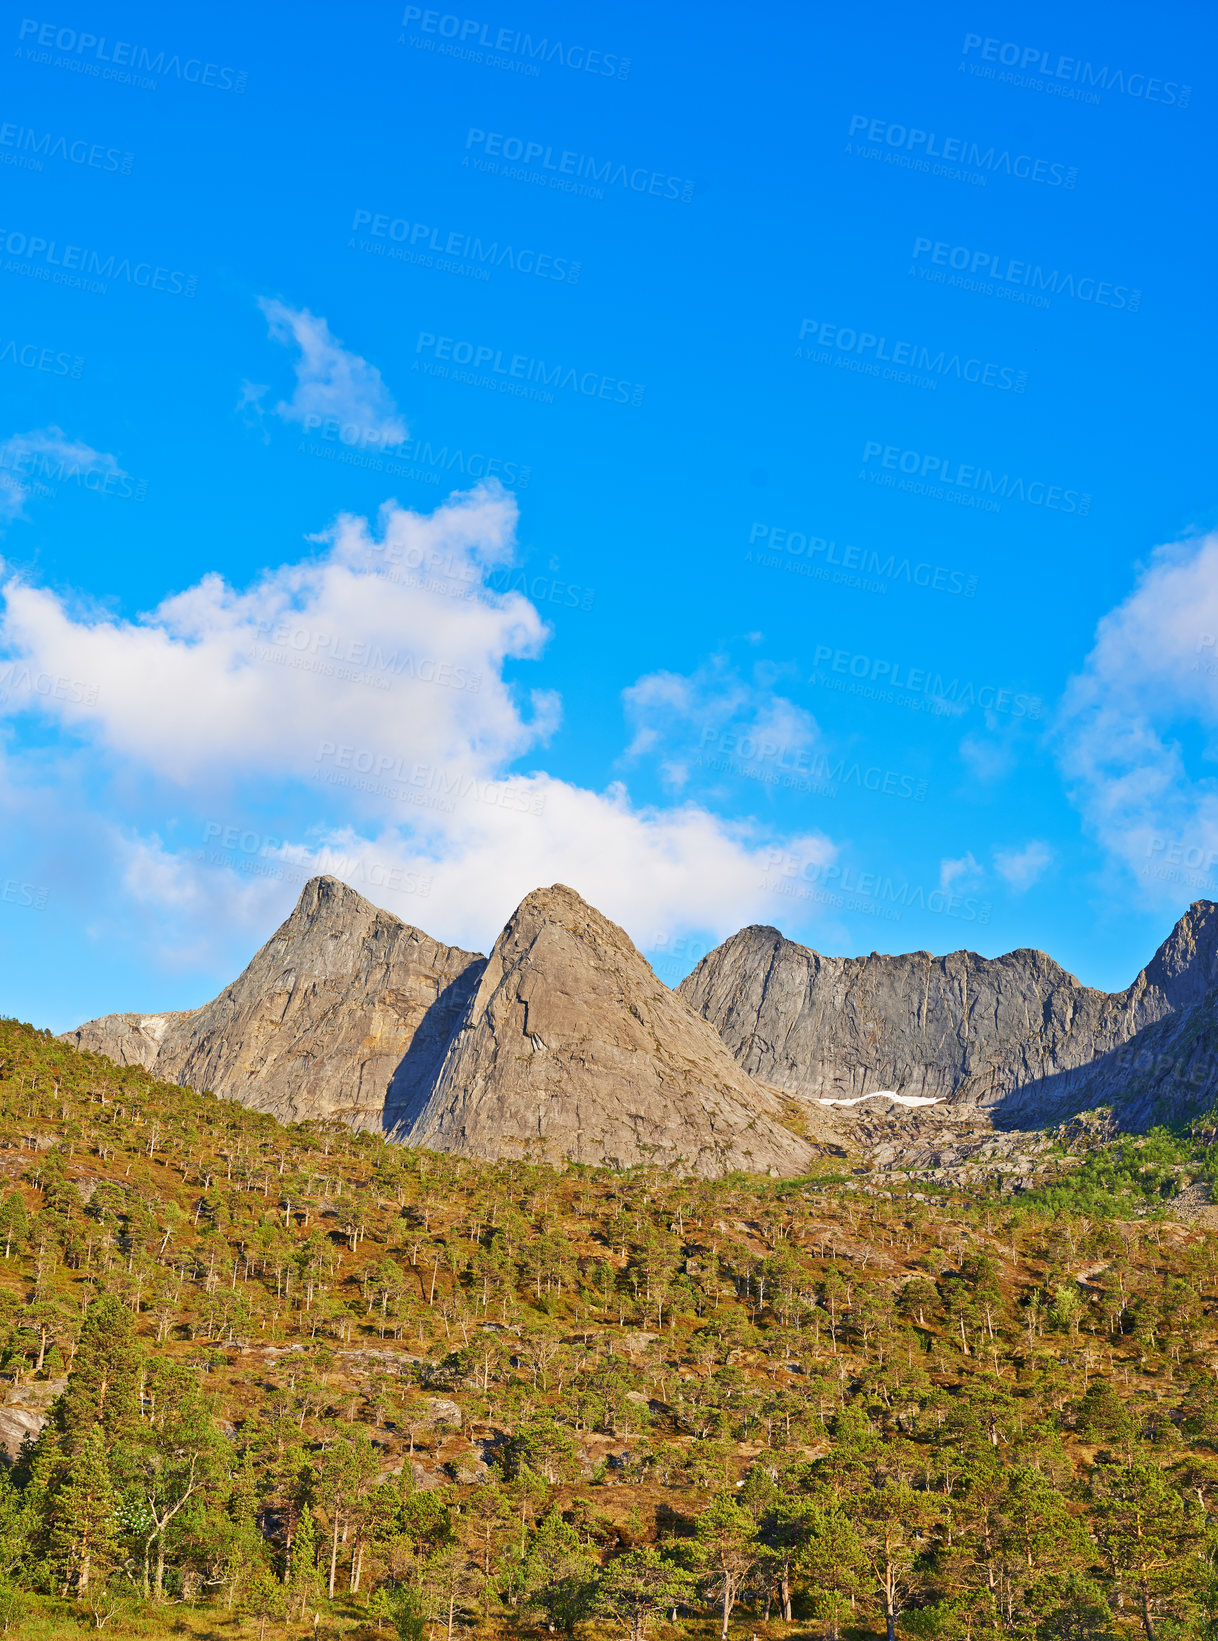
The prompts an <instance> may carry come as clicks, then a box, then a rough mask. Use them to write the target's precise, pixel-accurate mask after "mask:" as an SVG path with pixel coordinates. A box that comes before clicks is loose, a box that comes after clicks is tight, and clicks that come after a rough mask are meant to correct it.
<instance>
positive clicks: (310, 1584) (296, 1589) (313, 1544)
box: [287, 1504, 322, 1618]
mask: <svg viewBox="0 0 1218 1641" xmlns="http://www.w3.org/2000/svg"><path fill="white" fill-rule="evenodd" d="M317 1545H318V1532H317V1524H316V1522H315V1521H314V1520H313V1512H312V1511H311V1510H310V1509H309V1507H308V1505H307V1504H306V1505H305V1507H304V1509H303V1510H302V1511H301V1512H300V1520H299V1521H298V1522H297V1523H296V1534H295V1537H294V1538H293V1539H292V1564H291V1567H290V1568H289V1570H288V1577H287V1586H288V1607H289V1610H291V1611H293V1612H295V1614H296V1616H297V1617H298V1618H303V1617H304V1616H305V1612H306V1611H307V1609H308V1608H309V1607H310V1606H316V1605H317V1603H318V1602H320V1600H321V1591H322V1575H321V1570H320V1569H319V1567H318V1565H317Z"/></svg>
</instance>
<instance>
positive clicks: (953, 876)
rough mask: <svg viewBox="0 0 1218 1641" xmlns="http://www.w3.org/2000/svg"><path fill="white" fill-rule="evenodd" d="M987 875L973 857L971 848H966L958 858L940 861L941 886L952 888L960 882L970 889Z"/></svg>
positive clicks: (963, 886)
mask: <svg viewBox="0 0 1218 1641" xmlns="http://www.w3.org/2000/svg"><path fill="white" fill-rule="evenodd" d="M984 877H985V873H984V871H983V870H982V869H981V867H980V866H979V865H978V864H977V862H976V861H975V860H974V859H973V854H972V851H971V850H965V852H964V854H963V855H961V856H960V857H959V858H958V859H957V860H951V859H944V860H941V861H940V862H939V887H940V888H941V889H952V888H954V887H955V886H956V885H957V884H959V886H960V888H962V889H970V888H972V887H973V886H974V885H975V884H977V883H980V882H981V881H982V880H983V879H984Z"/></svg>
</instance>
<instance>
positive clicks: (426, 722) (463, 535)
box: [0, 489, 553, 787]
mask: <svg viewBox="0 0 1218 1641" xmlns="http://www.w3.org/2000/svg"><path fill="white" fill-rule="evenodd" d="M515 518H516V506H515V501H514V500H513V498H512V497H511V496H509V495H508V494H507V493H505V492H502V491H498V490H494V489H481V490H476V491H473V492H470V493H469V494H467V495H464V496H455V497H451V498H450V499H449V501H448V502H447V503H445V504H444V505H443V506H442V507H440V508H438V509H437V510H436V511H435V512H434V513H433V514H431V515H429V516H426V517H424V516H421V515H418V514H415V513H410V512H407V511H406V510H404V509H402V508H400V507H398V506H397V505H396V504H393V503H390V504H388V505H387V506H386V507H384V508H383V509H382V511H381V515H380V518H379V520H378V524H377V527H376V528H375V529H371V528H370V527H369V525H368V523H367V521H365V520H363V519H357V518H351V517H342V518H340V519H339V520H338V522H337V523H336V524H335V526H334V527H333V529H332V530H331V531H329V532H327V534H326V535H325V537H324V538H322V541H321V543H320V544H321V545H322V546H323V547H324V549H325V550H324V551H322V552H321V553H320V554H319V555H318V556H317V557H316V558H314V559H311V560H306V561H304V562H302V563H298V564H288V565H281V566H280V567H279V568H277V569H275V570H271V571H268V572H267V573H266V574H265V575H264V576H263V577H262V578H261V579H260V580H259V581H258V582H256V583H255V584H254V586H252V587H251V588H249V589H248V590H247V591H238V590H237V589H235V588H233V587H231V586H229V584H228V583H227V582H225V581H224V580H223V578H222V577H220V576H218V575H207V576H205V577H204V578H203V580H202V581H200V582H199V583H198V584H197V585H195V586H193V587H190V588H188V589H187V590H186V591H184V592H182V593H178V594H175V595H173V596H172V597H169V598H167V599H165V600H164V601H163V602H162V603H161V604H160V605H158V606H157V608H156V609H155V610H153V611H152V612H151V613H150V614H148V615H146V616H144V617H141V618H140V619H139V620H137V621H119V620H116V619H115V618H114V617H112V616H110V615H108V614H101V615H99V614H94V613H91V612H88V611H85V612H82V613H80V614H74V613H73V612H71V611H70V610H69V609H68V607H67V606H66V604H65V603H64V601H63V600H61V599H60V598H58V597H57V596H56V595H55V594H53V593H51V592H48V591H46V590H45V589H41V588H36V587H32V586H29V585H26V584H23V583H22V582H21V581H19V580H17V579H15V578H14V579H12V580H10V581H9V583H8V585H7V587H6V589H5V593H6V597H7V611H6V613H5V616H4V620H3V624H2V626H0V635H2V637H3V639H4V641H5V642H6V643H7V644H8V645H9V646H10V647H11V648H12V650H13V651H14V653H15V654H16V655H17V656H18V657H19V658H21V659H24V660H27V661H28V662H29V663H30V664H33V663H35V662H36V663H37V665H38V667H39V668H40V669H41V670H43V671H45V672H47V673H48V674H51V675H55V676H67V677H69V678H81V679H85V680H89V681H90V682H91V683H96V684H97V686H98V688H97V692H96V700H95V701H93V702H88V701H84V702H81V701H76V700H54V699H52V700H50V701H48V702H45V703H44V705H45V708H46V710H49V711H51V712H53V713H55V714H57V715H58V717H59V718H60V720H61V722H63V723H64V724H65V725H67V726H69V727H72V728H74V729H76V730H78V731H80V732H85V731H86V729H87V734H88V736H89V738H91V739H94V740H96V741H97V742H98V743H99V744H101V745H104V746H105V747H106V748H108V749H109V750H110V751H111V752H113V753H115V754H118V755H120V756H122V757H125V758H127V759H130V760H131V761H133V762H135V763H139V764H143V765H147V766H149V767H152V768H154V769H155V770H156V771H157V772H158V773H159V774H160V775H161V776H163V777H166V778H168V779H169V780H172V781H174V782H176V783H177V784H179V785H181V786H183V787H192V786H194V787H198V786H199V784H200V783H211V782H214V780H215V779H216V777H217V776H233V777H239V776H244V775H259V776H262V777H265V778H266V779H290V778H293V777H294V778H297V779H302V778H303V779H313V778H314V777H315V775H316V772H317V769H318V765H319V762H324V761H325V758H324V756H322V755H320V754H319V749H320V748H321V746H322V744H323V743H333V744H334V746H335V747H336V748H337V747H338V746H352V747H356V748H359V749H361V751H362V752H364V753H370V754H371V755H372V757H373V759H374V760H377V759H381V758H389V759H390V760H391V761H395V760H397V759H400V758H405V759H421V760H428V761H431V762H443V761H451V760H456V761H457V762H458V763H459V764H460V766H461V767H463V768H465V767H476V768H480V769H484V768H487V767H495V766H497V765H499V764H500V763H502V762H503V761H504V760H508V759H511V758H515V757H518V756H519V755H521V754H522V753H524V752H525V751H527V750H528V749H529V748H530V747H531V746H533V745H534V744H535V743H536V742H537V741H538V740H539V739H540V738H542V736H543V735H544V733H546V732H548V731H549V730H550V729H551V728H552V727H553V710H552V703H551V702H550V701H549V700H548V699H545V700H544V701H543V707H544V710H543V712H542V714H541V716H540V718H539V719H538V720H537V721H531V720H529V719H527V718H526V717H525V716H524V715H523V714H522V712H521V710H520V707H519V705H518V703H517V701H516V699H515V696H514V693H513V691H512V690H511V688H510V687H509V686H508V685H507V684H506V683H505V682H504V680H503V678H502V669H503V665H504V663H505V661H507V660H508V659H509V658H510V659H523V658H526V657H530V656H535V655H537V654H538V653H539V652H540V649H541V646H542V644H543V642H544V638H545V634H546V629H545V626H544V624H543V623H542V620H541V618H540V616H539V615H538V614H537V611H536V610H535V608H534V607H533V606H532V605H531V604H530V603H529V602H528V601H527V600H526V599H524V598H523V597H522V596H520V595H519V594H517V593H507V594H502V595H500V594H494V593H486V592H482V591H481V585H480V584H481V576H482V572H483V570H484V569H485V568H487V567H489V566H490V565H492V564H494V563H495V562H496V561H497V560H498V559H500V558H502V557H506V556H508V555H509V554H510V551H511V542H512V532H513V528H514V525H515ZM420 568H421V569H422V571H423V574H422V575H420V574H419V570H420ZM393 576H397V577H398V579H397V580H394V579H391V577H393ZM415 579H419V580H425V581H426V582H427V585H426V586H425V587H415V586H411V585H409V583H410V581H411V580H415ZM436 589H443V590H436ZM475 593H476V594H477V596H467V595H473V594H475ZM449 595H451V596H449ZM335 755H336V754H335Z"/></svg>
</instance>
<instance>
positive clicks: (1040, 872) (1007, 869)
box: [994, 838, 1054, 895]
mask: <svg viewBox="0 0 1218 1641" xmlns="http://www.w3.org/2000/svg"><path fill="white" fill-rule="evenodd" d="M1053 858H1054V857H1053V850H1052V849H1051V848H1050V847H1049V845H1048V844H1047V843H1041V842H1040V841H1039V839H1037V838H1033V839H1032V841H1031V842H1030V843H1026V844H1025V845H1024V847H1023V848H1022V849H995V851H994V870H995V871H996V872H997V873H998V876H999V877H1000V878H1002V879H1003V881H1004V882H1005V883H1007V884H1008V885H1009V886H1010V888H1011V889H1012V890H1013V891H1014V893H1015V894H1017V895H1021V894H1023V892H1024V890H1025V889H1030V888H1031V887H1032V885H1033V884H1034V883H1036V882H1038V881H1039V879H1040V878H1042V877H1043V876H1044V874H1045V872H1046V871H1047V870H1048V869H1049V867H1050V866H1051V865H1052V864H1053Z"/></svg>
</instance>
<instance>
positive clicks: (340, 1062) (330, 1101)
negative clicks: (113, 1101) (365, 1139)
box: [67, 877, 485, 1130]
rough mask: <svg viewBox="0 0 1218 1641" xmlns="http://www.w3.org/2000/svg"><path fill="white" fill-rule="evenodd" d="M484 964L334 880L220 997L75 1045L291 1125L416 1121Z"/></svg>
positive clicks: (107, 1028)
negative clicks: (327, 1119) (335, 1121)
mask: <svg viewBox="0 0 1218 1641" xmlns="http://www.w3.org/2000/svg"><path fill="white" fill-rule="evenodd" d="M484 962H485V959H484V958H482V957H479V956H478V955H477V954H476V953H474V952H466V951H461V950H460V949H459V948H458V947H455V946H444V945H441V944H440V942H439V941H436V940H433V939H432V938H431V937H430V935H426V934H424V933H423V932H422V931H421V930H420V929H415V928H412V927H411V926H410V925H409V924H408V923H403V922H402V921H401V920H400V919H399V918H396V917H394V916H392V914H391V913H389V912H383V911H379V910H378V909H377V908H376V907H375V906H372V905H370V904H369V902H368V901H366V900H365V899H364V898H363V896H362V895H359V894H357V893H356V892H355V890H354V889H349V888H348V887H347V886H346V885H345V884H343V883H340V882H338V880H337V879H336V878H332V877H318V878H312V879H311V880H310V881H309V882H308V883H307V884H306V885H305V887H304V890H303V892H302V893H301V897H300V900H299V902H298V904H297V906H296V909H295V911H294V912H293V913H292V915H291V917H289V918H288V920H287V922H286V923H284V924H283V925H282V926H281V927H280V928H279V929H278V930H276V932H275V933H274V934H273V935H272V936H271V938H270V939H269V940H268V941H267V943H266V945H265V946H263V947H262V949H261V950H260V951H259V952H258V953H257V954H256V955H255V957H254V958H253V960H252V961H251V963H250V964H249V966H248V967H247V968H246V969H245V970H244V971H243V972H242V973H241V974H240V975H239V976H238V978H237V979H236V980H234V981H233V983H232V985H231V986H227V987H226V988H225V989H224V990H223V991H222V992H221V993H220V995H219V996H218V997H216V998H214V999H213V1000H212V1002H210V1003H205V1004H204V1005H203V1007H202V1008H198V1009H189V1010H185V1011H182V1012H178V1013H173V1014H160V1015H139V1014H111V1015H107V1016H105V1017H104V1018H103V1019H100V1020H90V1021H89V1022H88V1023H87V1024H86V1025H83V1026H79V1027H78V1028H77V1029H76V1030H75V1031H73V1032H69V1033H68V1034H67V1037H68V1040H69V1041H70V1042H72V1043H75V1045H76V1046H77V1047H78V1048H84V1049H92V1050H93V1051H94V1052H95V1053H98V1054H105V1055H107V1056H109V1058H111V1059H114V1060H119V1061H120V1062H122V1063H125V1064H131V1063H135V1064H139V1065H143V1066H145V1067H146V1068H147V1069H148V1070H149V1071H151V1072H153V1073H154V1074H155V1075H156V1076H157V1077H161V1078H163V1079H164V1080H165V1081H167V1082H176V1083H183V1084H185V1085H187V1086H188V1087H190V1088H197V1089H208V1088H209V1089H211V1090H213V1091H214V1092H215V1093H216V1094H222V1095H225V1096H227V1097H228V1098H230V1099H235V1100H240V1101H241V1102H242V1103H243V1104H245V1105H251V1106H254V1107H256V1108H257V1109H258V1110H260V1111H270V1112H272V1113H273V1114H274V1115H275V1116H276V1117H279V1118H281V1119H282V1120H284V1121H288V1122H299V1121H304V1120H306V1119H309V1118H320V1117H337V1118H340V1119H341V1120H342V1121H344V1122H348V1123H351V1124H352V1125H353V1126H354V1127H357V1128H381V1127H382V1126H383V1127H384V1128H386V1129H388V1130H393V1129H395V1128H398V1127H401V1126H404V1125H408V1124H409V1123H410V1122H411V1121H412V1120H413V1119H414V1117H415V1116H417V1114H418V1112H419V1110H420V1109H421V1107H422V1104H423V1102H424V1100H425V1099H426V1097H427V1094H428V1093H429V1092H430V1090H431V1087H432V1084H433V1082H434V1080H435V1076H436V1072H437V1071H438V1069H439V1066H440V1062H441V1061H442V1059H443V1057H444V1051H445V1049H446V1048H447V1046H448V1040H449V1037H450V1036H451V1034H452V1031H453V1028H454V1027H455V1025H456V1023H457V1021H458V1020H459V1019H460V1018H461V1016H462V1013H463V1011H464V1008H465V1004H466V1002H467V1001H468V999H469V995H470V993H471V991H472V990H473V988H474V986H475V985H476V983H477V979H478V975H479V974H480V973H481V970H482V965H483V964H484Z"/></svg>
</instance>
